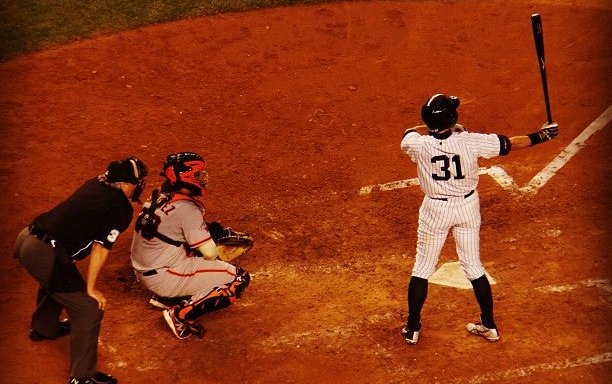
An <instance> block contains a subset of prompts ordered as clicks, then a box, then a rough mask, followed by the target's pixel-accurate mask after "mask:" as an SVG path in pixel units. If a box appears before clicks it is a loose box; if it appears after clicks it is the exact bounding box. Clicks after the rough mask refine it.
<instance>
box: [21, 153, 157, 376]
mask: <svg viewBox="0 0 612 384" xmlns="http://www.w3.org/2000/svg"><path fill="white" fill-rule="evenodd" d="M146 175H147V169H146V167H145V165H144V163H143V162H142V161H140V160H139V159H137V158H135V157H130V158H127V159H124V160H121V161H113V162H111V163H110V164H109V166H108V168H107V170H106V172H105V173H104V174H102V175H99V176H97V177H94V178H92V179H90V180H88V181H86V182H85V184H83V185H82V186H81V187H80V188H79V189H77V190H76V191H75V192H74V193H73V194H72V195H71V196H69V197H68V198H67V199H66V200H64V201H63V202H62V203H60V204H59V205H57V206H56V207H55V208H53V209H51V210H50V211H48V212H46V213H43V214H41V215H39V216H38V217H36V218H35V219H34V220H33V221H32V224H31V225H30V226H29V227H27V228H24V229H23V230H22V231H21V232H20V233H19V235H18V236H17V240H16V245H15V257H16V258H18V259H19V261H20V262H21V264H23V266H24V267H25V268H26V270H27V271H28V273H29V274H30V275H32V277H34V278H35V279H36V280H37V281H38V283H39V284H40V287H39V289H38V296H37V298H36V309H35V311H34V314H33V315H32V323H31V330H30V339H31V340H32V341H41V340H52V339H56V338H58V337H61V336H64V335H67V334H70V355H71V356H70V378H69V379H68V383H69V384H89V383H92V384H95V383H117V379H115V378H114V377H112V376H111V375H108V374H106V373H103V372H99V371H98V370H97V367H96V366H97V351H98V335H99V333H100V325H101V322H102V316H103V313H104V312H103V310H104V307H105V305H106V298H105V297H104V295H103V294H102V292H100V291H98V290H97V289H96V280H97V278H98V275H99V272H100V270H101V269H102V266H103V265H104V262H105V261H106V258H107V256H108V253H109V250H110V249H111V248H112V246H113V244H114V243H115V241H116V240H117V237H118V236H119V234H120V233H121V232H123V231H125V230H126V229H127V228H128V227H129V225H130V223H131V221H132V215H133V208H132V204H131V203H130V200H131V201H133V202H136V201H138V198H139V196H140V194H141V193H142V190H143V188H144V185H145V176H146ZM87 256H91V258H90V261H89V268H88V272H87V281H85V280H84V279H83V277H82V276H81V274H80V273H79V270H78V269H77V267H76V264H75V262H76V261H79V260H82V259H84V258H86V257H87ZM62 309H65V310H66V312H67V313H68V316H69V320H61V321H60V319H59V316H60V313H61V312H62Z"/></svg>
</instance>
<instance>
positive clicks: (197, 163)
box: [161, 152, 208, 196]
mask: <svg viewBox="0 0 612 384" xmlns="http://www.w3.org/2000/svg"><path fill="white" fill-rule="evenodd" d="M205 167H206V161H205V160H204V159H203V158H202V156H200V155H198V154H197V153H195V152H178V153H171V154H169V155H168V156H167V157H166V162H165V163H164V167H163V171H162V173H161V175H162V176H164V177H165V178H166V183H167V185H168V187H169V188H170V190H172V191H177V190H179V189H181V188H187V189H188V190H189V191H190V192H191V193H193V194H194V195H196V196H202V190H203V189H204V188H206V184H207V183H208V172H206V171H205V170H204V168H205Z"/></svg>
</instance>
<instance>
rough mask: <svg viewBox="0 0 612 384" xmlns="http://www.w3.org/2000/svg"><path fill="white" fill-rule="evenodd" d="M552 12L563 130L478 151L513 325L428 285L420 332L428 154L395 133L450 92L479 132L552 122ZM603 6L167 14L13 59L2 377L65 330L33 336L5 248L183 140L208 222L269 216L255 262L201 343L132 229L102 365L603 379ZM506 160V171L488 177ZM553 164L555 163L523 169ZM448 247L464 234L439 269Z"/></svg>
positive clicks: (425, 378) (153, 379)
mask: <svg viewBox="0 0 612 384" xmlns="http://www.w3.org/2000/svg"><path fill="white" fill-rule="evenodd" d="M533 13H540V14H541V15H542V20H543V23H544V41H545V49H546V59H547V73H548V81H549V91H550V99H551V105H552V114H553V117H554V119H555V120H556V121H557V122H558V123H559V128H560V132H561V133H560V134H559V137H558V138H557V139H556V140H554V141H553V142H550V143H546V144H545V145H542V146H539V147H537V148H536V149H533V150H525V151H522V152H516V153H510V155H509V156H507V157H505V158H498V159H494V160H488V161H485V162H483V163H482V164H481V166H482V167H483V169H484V170H485V171H484V172H483V174H482V175H481V179H480V185H479V191H480V198H481V205H482V218H483V223H482V231H481V245H482V260H483V262H484V264H485V266H486V268H487V272H488V273H489V274H490V276H491V277H492V278H493V279H494V280H495V282H496V284H494V285H493V294H494V305H495V311H496V317H497V319H496V320H497V323H498V327H499V330H500V332H501V340H500V341H499V342H497V343H488V342H487V341H485V340H484V339H482V338H479V337H474V336H470V335H469V334H468V333H467V332H466V330H465V324H466V323H468V322H471V321H475V320H477V316H478V309H477V306H476V301H475V299H474V296H473V293H472V291H471V290H469V289H461V288H456V287H450V286H446V285H441V284H434V283H431V284H430V288H429V296H428V300H427V303H426V304H425V307H424V310H423V329H422V333H421V337H420V339H419V344H418V345H416V346H408V345H407V344H406V343H405V341H404V340H403V338H402V336H401V334H400V330H401V328H402V326H403V325H404V322H405V320H406V297H407V293H406V286H407V282H408V279H409V277H410V271H411V268H412V264H413V262H414V251H415V246H416V227H417V217H418V209H419V205H420V203H421V199H422V192H421V191H420V189H419V188H418V186H416V185H413V184H412V183H410V182H406V180H408V181H409V180H412V179H414V178H415V177H416V167H415V166H414V164H412V163H411V162H410V159H409V158H408V157H406V156H405V155H404V154H403V153H402V152H401V151H400V148H399V144H400V139H401V136H402V133H403V131H404V129H405V128H407V127H409V126H412V125H416V124H419V123H420V116H419V111H420V106H421V104H422V103H423V102H424V101H425V100H426V99H427V97H428V96H430V95H431V94H433V93H436V92H444V93H449V94H454V95H457V96H459V97H460V98H461V101H462V104H461V107H460V108H459V113H460V122H461V123H462V124H463V125H465V126H466V127H468V129H469V130H471V131H475V132H485V133H493V132H494V133H503V134H506V135H508V136H513V135H522V134H527V133H530V132H533V131H535V130H537V129H538V128H539V127H540V126H541V125H542V124H543V123H544V121H545V119H546V115H545V110H544V102H543V96H542V86H541V83H540V78H539V72H538V66H537V62H536V55H535V48H534V43H533V37H532V32H531V25H530V16H531V14H533ZM610 25H612V5H611V4H610V2H607V1H596V0H586V1H581V2H577V1H569V0H568V1H512V2H508V1H498V0H495V1H476V0H465V1H358V2H341V3H325V4H319V5H310V6H299V7H280V8H273V9H268V10H259V11H252V12H243V13H230V14H219V15H215V16H210V17H202V18H196V19H191V20H185V21H179V22H173V23H168V24H163V25H157V26H151V27H147V28H142V29H138V30H132V31H127V32H122V33H117V34H112V35H106V36H101V37H98V38H96V39H92V40H82V41H80V42H77V43H74V44H71V45H68V46H62V47H57V48H55V49H51V50H47V51H44V52H39V53H35V54H30V55H24V56H20V57H17V58H15V59H12V60H10V61H7V62H4V63H0V83H1V84H2V92H1V94H0V119H1V120H0V126H1V129H2V141H3V144H4V145H2V148H1V149H0V160H1V161H0V183H1V184H2V189H3V191H4V192H3V193H2V195H1V199H2V204H0V214H1V217H2V228H3V230H2V231H1V234H0V240H1V246H2V253H3V255H4V262H3V263H1V264H0V272H1V275H2V278H1V279H0V281H1V283H0V298H1V299H0V310H1V313H2V322H1V326H0V327H1V334H2V341H1V344H0V382H2V383H5V384H13V383H32V384H33V383H41V384H43V383H44V384H47V383H63V382H65V380H66V378H67V377H68V360H69V340H68V339H67V338H63V339H59V340H56V341H45V342H39V343H34V342H31V341H30V340H29V339H28V337H27V333H28V328H29V321H30V315H31V313H32V311H33V309H34V303H35V294H36V284H35V282H34V281H33V279H32V278H31V277H30V276H29V275H28V274H27V273H26V272H25V270H24V269H23V268H22V267H21V266H20V265H19V263H18V262H17V261H15V260H14V259H13V257H12V252H13V242H14V239H15V236H16V235H17V233H18V232H19V231H20V230H21V229H22V228H23V227H24V226H26V225H28V224H29V223H30V221H31V220H32V219H33V218H34V217H35V216H36V215H37V214H39V213H40V212H43V211H45V210H47V209H49V208H51V207H52V206H54V205H55V204H56V203H58V202H59V201H60V200H61V199H63V198H64V197H66V195H67V194H68V193H70V192H71V191H72V190H73V189H75V188H76V187H77V186H79V185H80V184H81V183H82V182H83V181H84V180H86V179H88V178H90V177H93V176H94V175H97V174H98V173H101V172H102V171H103V170H104V169H105V168H106V166H107V164H108V163H109V162H110V161H111V160H114V159H117V158H123V157H126V156H129V155H135V156H138V157H139V158H141V159H142V160H144V161H145V162H146V163H147V164H148V165H149V168H150V170H151V176H150V177H149V179H148V186H147V189H146V190H145V194H148V193H150V191H151V189H152V188H153V186H154V185H157V184H159V183H160V182H161V181H162V180H161V177H159V176H157V174H158V173H159V171H160V168H161V166H162V163H163V160H164V158H165V156H166V154H168V153H170V152H176V151H183V150H194V151H197V152H199V153H201V154H202V155H203V156H204V157H205V158H206V159H207V161H208V164H209V175H210V184H209V189H208V193H207V196H206V198H205V203H206V206H207V210H208V216H207V217H208V218H209V219H210V220H217V221H221V222H222V223H223V224H225V225H228V226H230V227H234V228H236V229H239V230H247V231H249V232H250V233H251V234H253V235H254V237H255V247H254V248H253V249H252V250H251V251H250V252H249V253H248V254H247V255H245V256H244V257H242V258H241V259H239V260H238V264H239V265H240V266H242V267H244V268H245V269H247V270H248V271H250V272H251V273H252V274H253V281H252V284H251V286H250V287H249V288H248V290H247V291H246V293H245V295H244V297H243V298H242V299H241V300H239V301H238V303H237V304H236V305H234V306H232V307H230V308H227V309H225V310H222V311H220V312H217V313H213V314H209V315H206V316H203V317H202V318H200V320H201V322H202V324H203V326H204V328H205V329H206V332H205V336H204V338H203V339H195V338H190V339H187V340H182V341H181V340H178V339H177V338H175V337H174V335H173V334H172V333H171V332H170V330H169V329H168V327H167V325H166V324H165V322H164V320H163V318H162V315H161V311H160V310H159V309H155V308H152V307H151V306H149V305H148V299H149V294H148V293H147V292H145V291H144V290H143V289H142V288H141V287H140V286H139V285H138V283H137V282H136V280H135V278H134V275H133V273H132V271H131V268H130V262H129V257H130V256H129V247H130V242H131V230H130V231H128V232H126V233H124V234H122V235H121V237H120V238H119V240H118V243H117V244H116V246H115V248H114V249H113V250H112V252H111V254H110V258H109V260H108V261H107V265H105V268H104V269H103V271H102V274H101V277H100V279H99V282H98V288H99V289H100V290H101V291H102V292H103V293H104V294H105V296H106V298H107V299H108V304H107V309H106V311H105V316H104V320H103V324H102V332H101V337H100V345H99V352H98V354H99V369H100V370H102V371H106V372H110V373H112V374H113V375H115V376H116V377H117V378H118V379H119V382H120V383H123V384H125V383H128V384H130V383H176V384H178V383H185V384H187V383H204V384H209V383H211V384H212V383H266V384H267V383H398V384H399V383H407V382H411V383H451V384H463V383H465V384H467V383H470V384H473V383H542V384H544V383H546V384H547V383H553V382H554V383H608V382H610V379H611V377H612V338H611V336H610V335H611V332H610V331H611V324H612V322H611V321H610V319H611V315H612V305H611V298H612V297H611V293H612V286H611V285H610V274H611V273H610V271H611V268H610V266H611V265H610V261H609V259H608V257H609V256H610V252H609V245H610V241H609V236H610V234H609V229H610V218H609V211H608V209H609V203H610V196H612V191H611V187H610V186H611V183H610V179H611V177H612V175H611V172H610V167H609V164H610V161H611V160H612V148H611V142H612V137H611V136H612V135H611V133H610V124H609V122H610V119H611V116H610V114H611V113H612V112H611V111H610V110H609V108H610V106H611V105H612V86H611V85H612V84H611V83H610V74H611V69H612V38H611V36H612V34H611V33H610ZM589 127H590V128H589ZM589 129H590V130H589ZM585 130H586V132H587V133H588V135H587V136H588V137H586V138H585V136H580V135H581V134H583V132H585ZM574 140H578V142H574ZM554 161H557V163H554V164H561V165H562V166H561V167H552V168H550V167H549V168H547V167H548V166H549V165H550V164H551V163H553V162H554ZM497 167H501V169H503V171H504V172H503V174H504V175H505V176H504V177H503V178H493V177H492V176H491V175H490V174H489V172H486V170H487V169H499V168H497ZM542 172H544V173H542ZM536 175H540V176H542V177H545V178H546V182H545V183H540V184H537V183H536V184H529V183H530V182H531V180H532V179H534V177H535V176H536ZM500 180H501V181H502V182H501V183H500ZM396 182H397V183H396ZM502 184H503V185H502ZM530 185H532V186H533V185H536V187H534V188H532V189H530V190H529V192H531V193H527V192H526V191H527V189H525V188H523V189H521V187H525V186H530ZM453 261H456V255H455V251H454V244H453V242H452V237H450V236H449V240H448V242H447V245H446V246H445V248H444V249H443V253H442V256H441V260H440V266H441V265H442V264H444V263H448V262H453ZM86 264H87V263H86V262H84V264H83V265H80V266H79V267H80V268H81V270H82V271H85V270H86V266H87V265H86Z"/></svg>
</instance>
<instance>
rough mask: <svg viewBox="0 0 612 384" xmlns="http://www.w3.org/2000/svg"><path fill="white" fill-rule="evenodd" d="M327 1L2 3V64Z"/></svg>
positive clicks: (77, 0) (65, 0)
mask: <svg viewBox="0 0 612 384" xmlns="http://www.w3.org/2000/svg"><path fill="white" fill-rule="evenodd" d="M325 1H329V0H0V43H1V45H0V61H6V60H9V59H11V58H13V57H15V56H17V55H19V54H23V53H30V52H35V51H40V50H44V49H47V48H50V47H52V46H56V45H62V44H66V43H70V42H73V41H76V40H79V39H81V38H91V37H95V36H97V35H100V34H105V33H111V32H115V31H120V30H125V29H131V28H136V27H140V26H143V25H149V24H156V23H162V22H167V21H172V20H178V19H185V18H191V17H197V16H203V15H212V14H216V13H220V12H232V11H245V10H251V9H260V8H268V7H275V6H285V5H296V4H314V3H321V2H325Z"/></svg>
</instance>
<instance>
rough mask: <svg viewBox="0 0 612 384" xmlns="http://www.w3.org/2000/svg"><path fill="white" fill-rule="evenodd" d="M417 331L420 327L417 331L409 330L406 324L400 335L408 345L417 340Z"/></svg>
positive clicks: (413, 343)
mask: <svg viewBox="0 0 612 384" xmlns="http://www.w3.org/2000/svg"><path fill="white" fill-rule="evenodd" d="M419 332H420V329H419V330H418V331H413V330H410V329H409V328H408V326H406V327H404V328H403V329H402V335H403V336H404V339H405V340H406V343H408V344H409V345H415V344H416V343H417V342H418V341H419Z"/></svg>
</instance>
